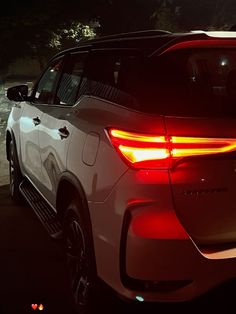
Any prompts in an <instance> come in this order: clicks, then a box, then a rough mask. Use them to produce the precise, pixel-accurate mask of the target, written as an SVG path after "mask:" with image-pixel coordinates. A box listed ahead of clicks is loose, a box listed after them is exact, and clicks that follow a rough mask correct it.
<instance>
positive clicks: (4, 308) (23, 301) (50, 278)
mask: <svg viewBox="0 0 236 314" xmlns="http://www.w3.org/2000/svg"><path fill="white" fill-rule="evenodd" d="M0 252H1V255H0V314H24V313H36V312H39V311H38V309H37V310H33V309H32V304H37V305H40V304H42V305H43V307H44V309H43V311H41V312H42V313H48V314H74V310H73V306H72V301H71V298H70V295H69V292H68V291H69V290H68V281H67V275H66V269H65V264H64V258H63V250H62V246H61V243H60V242H57V241H55V240H53V239H51V238H50V237H49V236H48V234H47V232H46V230H45V229H44V227H43V226H42V225H41V223H40V221H39V220H38V218H37V216H36V215H35V214H34V212H33V211H32V209H31V208H30V207H29V206H28V205H26V204H25V205H22V206H19V205H16V204H14V203H13V201H12V200H11V198H10V196H9V186H8V185H4V186H0ZM235 293H236V282H235V280H234V281H232V282H231V283H226V284H225V285H223V286H221V287H219V288H216V289H214V290H212V291H211V292H209V293H208V294H206V295H205V296H203V297H200V298H198V299H196V300H194V301H192V302H186V303H180V304H146V305H144V304H142V303H138V304H132V305H131V304H126V303H123V304H122V306H121V305H120V307H119V308H117V306H116V305H115V304H114V307H113V305H112V304H109V309H110V310H109V311H108V313H109V314H113V313H116V314H118V313H120V314H123V313H129V314H134V313H135V314H136V313H142V314H146V313H147V314H154V313H155V314H159V313H163V314H164V313H175V312H177V313H179V312H181V313H191V314H192V313H205V311H204V310H206V309H210V313H233V312H234V311H233V312H231V307H233V308H234V306H235ZM109 302H110V301H109V299H108V303H109ZM99 313H107V311H106V306H104V310H102V311H101V309H100V310H99V311H98V314H99Z"/></svg>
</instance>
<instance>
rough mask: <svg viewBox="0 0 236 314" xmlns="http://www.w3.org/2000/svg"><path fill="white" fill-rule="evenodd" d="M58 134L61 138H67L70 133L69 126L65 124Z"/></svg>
mask: <svg viewBox="0 0 236 314" xmlns="http://www.w3.org/2000/svg"><path fill="white" fill-rule="evenodd" d="M58 134H59V135H60V137H61V139H63V138H67V137H68V136H69V135H70V132H69V131H68V129H67V127H66V126H64V127H62V128H60V129H58Z"/></svg>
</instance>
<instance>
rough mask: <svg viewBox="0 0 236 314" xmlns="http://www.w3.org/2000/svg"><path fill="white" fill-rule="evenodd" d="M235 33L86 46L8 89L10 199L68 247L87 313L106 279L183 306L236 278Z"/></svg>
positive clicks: (143, 36) (74, 284)
mask: <svg viewBox="0 0 236 314" xmlns="http://www.w3.org/2000/svg"><path fill="white" fill-rule="evenodd" d="M235 86H236V33H234V32H221V33H218V32H217V33H216V32H209V33H206V32H189V33H185V34H171V33H169V32H164V31H145V32H137V33H129V34H121V35H117V36H109V37H105V38H100V39H94V40H90V41H86V42H82V43H80V45H79V46H78V47H76V48H73V49H69V50H66V51H63V52H61V53H59V54H58V55H56V56H55V57H54V58H52V60H51V61H50V62H49V65H48V67H47V68H46V70H45V71H44V72H43V73H42V75H41V76H40V78H39V79H38V81H37V82H36V84H35V85H34V86H33V89H32V92H31V93H29V94H28V88H27V86H26V85H21V86H15V87H12V88H9V89H8V92H7V95H8V98H9V99H10V100H12V102H13V107H12V111H11V113H10V116H9V119H8V126H7V130H6V145H7V147H6V149H7V157H8V160H9V165H10V188H11V196H12V197H13V199H15V200H16V201H20V200H21V197H22V195H23V196H24V197H25V198H26V199H27V201H28V202H29V203H30V205H31V206H32V208H33V209H34V210H35V212H36V214H37V215H38V217H39V218H40V219H41V221H42V222H43V224H44V226H45V227H46V229H47V230H48V232H49V233H50V234H51V235H52V236H53V237H55V238H60V237H61V236H62V238H63V239H64V242H65V250H66V254H67V257H68V266H69V270H70V278H71V288H72V293H73V296H74V299H75V302H76V303H77V305H78V308H79V309H80V310H83V311H85V312H86V311H87V310H88V309H89V305H91V304H92V299H93V298H95V295H96V293H97V292H98V288H97V282H98V278H100V279H102V281H103V282H105V283H106V284H107V285H108V286H110V287H111V288H112V289H113V290H114V291H115V292H116V293H117V294H118V295H120V296H121V297H123V298H126V299H129V300H138V301H168V302H169V301H183V300H188V299H191V298H193V297H196V296H198V295H200V294H202V293H204V292H206V291H207V290H209V289H210V288H212V287H214V286H216V285H218V284H220V283H222V282H224V281H226V280H228V279H230V278H233V277H235V276H236V106H235V103H236V88H235Z"/></svg>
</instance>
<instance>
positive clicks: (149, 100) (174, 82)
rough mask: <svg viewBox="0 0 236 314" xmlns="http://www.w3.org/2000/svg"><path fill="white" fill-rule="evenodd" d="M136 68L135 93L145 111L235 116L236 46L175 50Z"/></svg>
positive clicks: (188, 114)
mask: <svg viewBox="0 0 236 314" xmlns="http://www.w3.org/2000/svg"><path fill="white" fill-rule="evenodd" d="M137 68H139V70H138V71H137V76H136V78H137V79H136V83H137V85H136V88H135V91H134V89H133V91H132V93H133V96H135V98H136V99H137V100H138V103H139V106H140V108H139V109H140V110H142V111H144V112H148V113H154V114H163V115H175V116H199V117H214V116H217V117H221V116H230V117H232V116H234V117H235V116H236V50H235V49H229V48H227V49H218V48H211V49H205V48H202V49H185V50H179V51H172V52H170V53H166V54H165V55H162V56H159V57H153V58H151V59H150V60H149V61H147V63H146V64H145V65H144V64H143V65H140V67H139V66H137ZM138 72H139V73H138Z"/></svg>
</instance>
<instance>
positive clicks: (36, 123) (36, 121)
mask: <svg viewBox="0 0 236 314" xmlns="http://www.w3.org/2000/svg"><path fill="white" fill-rule="evenodd" d="M33 123H34V125H35V126H36V125H39V124H40V123H41V120H40V119H39V117H35V118H33Z"/></svg>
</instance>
